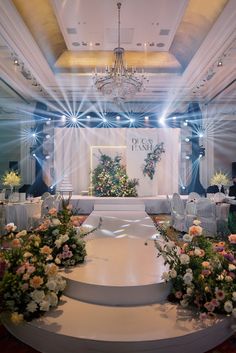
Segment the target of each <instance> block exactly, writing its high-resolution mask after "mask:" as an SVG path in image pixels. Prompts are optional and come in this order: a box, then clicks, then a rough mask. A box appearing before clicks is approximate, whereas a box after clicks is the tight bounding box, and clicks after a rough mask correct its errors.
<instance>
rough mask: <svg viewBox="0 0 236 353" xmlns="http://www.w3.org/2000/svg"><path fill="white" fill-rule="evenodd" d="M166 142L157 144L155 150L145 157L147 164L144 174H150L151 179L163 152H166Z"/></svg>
mask: <svg viewBox="0 0 236 353" xmlns="http://www.w3.org/2000/svg"><path fill="white" fill-rule="evenodd" d="M164 152H165V150H164V143H163V142H161V143H159V144H157V145H156V146H155V147H154V149H153V152H149V153H148V154H147V157H146V158H145V159H144V162H145V165H144V167H143V175H144V176H146V175H147V176H148V177H149V178H150V179H151V180H152V179H153V176H154V174H155V170H156V165H157V162H159V161H160V160H161V154H162V153H164Z"/></svg>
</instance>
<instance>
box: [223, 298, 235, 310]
mask: <svg viewBox="0 0 236 353" xmlns="http://www.w3.org/2000/svg"><path fill="white" fill-rule="evenodd" d="M224 309H225V311H226V312H227V313H231V312H232V310H233V304H232V302H231V301H230V300H227V301H226V302H225V304H224Z"/></svg>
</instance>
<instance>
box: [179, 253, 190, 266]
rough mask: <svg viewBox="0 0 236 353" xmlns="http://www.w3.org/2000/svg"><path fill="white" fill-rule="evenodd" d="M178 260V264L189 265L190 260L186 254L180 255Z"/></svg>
mask: <svg viewBox="0 0 236 353" xmlns="http://www.w3.org/2000/svg"><path fill="white" fill-rule="evenodd" d="M179 259H180V262H181V264H182V265H187V264H189V261H190V258H189V256H188V255H186V254H181V255H180V257H179Z"/></svg>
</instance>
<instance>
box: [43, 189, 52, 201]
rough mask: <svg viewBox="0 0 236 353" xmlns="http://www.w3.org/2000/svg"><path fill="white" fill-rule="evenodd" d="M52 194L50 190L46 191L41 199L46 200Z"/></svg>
mask: <svg viewBox="0 0 236 353" xmlns="http://www.w3.org/2000/svg"><path fill="white" fill-rule="evenodd" d="M49 196H51V194H50V192H48V191H47V192H44V193H43V195H42V196H41V200H45V199H46V198H47V197H49Z"/></svg>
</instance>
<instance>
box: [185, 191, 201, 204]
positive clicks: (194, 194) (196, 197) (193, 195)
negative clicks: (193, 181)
mask: <svg viewBox="0 0 236 353" xmlns="http://www.w3.org/2000/svg"><path fill="white" fill-rule="evenodd" d="M200 198H201V196H200V195H199V194H198V193H197V192H190V194H189V195H188V200H187V202H194V201H197V200H199V199H200Z"/></svg>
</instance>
